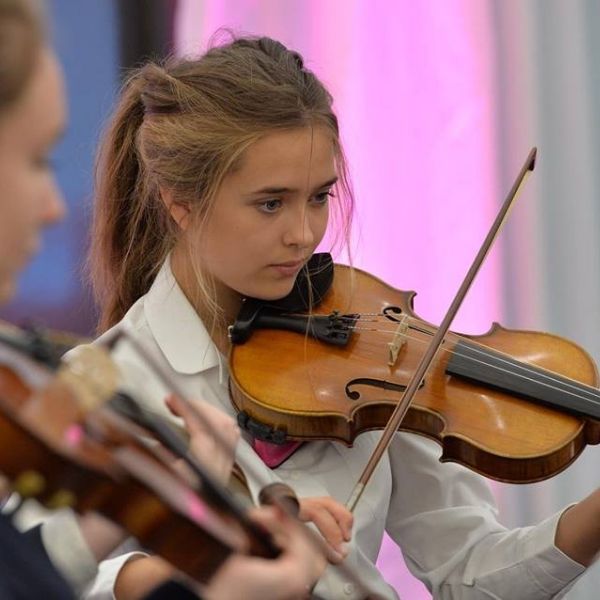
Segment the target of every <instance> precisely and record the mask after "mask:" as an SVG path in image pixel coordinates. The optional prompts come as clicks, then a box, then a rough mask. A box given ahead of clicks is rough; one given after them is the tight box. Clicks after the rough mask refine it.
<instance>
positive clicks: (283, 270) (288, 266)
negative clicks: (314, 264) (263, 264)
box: [271, 260, 304, 277]
mask: <svg viewBox="0 0 600 600" xmlns="http://www.w3.org/2000/svg"><path fill="white" fill-rule="evenodd" d="M302 265H304V261H303V260H298V261H295V262H287V263H279V264H276V265H271V267H273V269H275V270H276V271H277V272H278V273H280V274H281V275H283V276H284V277H291V276H292V275H296V274H297V273H298V271H299V270H300V269H301V268H302Z"/></svg>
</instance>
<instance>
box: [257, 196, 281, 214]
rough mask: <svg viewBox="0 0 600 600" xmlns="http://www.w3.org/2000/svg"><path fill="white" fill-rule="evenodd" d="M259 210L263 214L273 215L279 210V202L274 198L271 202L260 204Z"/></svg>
mask: <svg viewBox="0 0 600 600" xmlns="http://www.w3.org/2000/svg"><path fill="white" fill-rule="evenodd" d="M259 208H260V210H262V211H263V212H266V213H274V212H276V211H277V210H279V208H281V200H278V199H275V198H274V199H272V200H265V201H264V202H261V203H260V205H259Z"/></svg>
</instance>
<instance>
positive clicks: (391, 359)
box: [388, 315, 408, 367]
mask: <svg viewBox="0 0 600 600" xmlns="http://www.w3.org/2000/svg"><path fill="white" fill-rule="evenodd" d="M407 330H408V318H407V317H406V315H402V317H400V319H399V323H398V327H396V331H394V337H393V338H392V341H391V342H388V352H389V354H388V365H389V366H390V367H395V366H396V362H397V361H398V354H399V353H400V348H402V346H404V344H405V343H406V332H407Z"/></svg>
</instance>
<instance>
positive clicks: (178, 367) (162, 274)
mask: <svg viewBox="0 0 600 600" xmlns="http://www.w3.org/2000/svg"><path fill="white" fill-rule="evenodd" d="M144 315H145V317H146V321H147V322H148V326H149V327H150V331H151V332H152V335H153V336H154V339H155V340H156V343H157V344H158V346H159V348H160V349H161V350H162V352H163V354H164V355H165V358H166V359H167V361H168V362H169V364H170V365H171V367H172V368H173V369H174V370H175V371H177V372H178V373H183V374H186V375H191V374H194V373H200V372H202V371H206V370H208V369H211V368H213V367H216V366H219V369H220V379H223V378H224V373H223V370H224V365H223V359H222V357H221V355H220V353H219V352H218V350H217V348H216V346H215V345H214V343H213V341H212V340H211V338H210V335H209V334H208V331H207V330H206V327H205V326H204V323H202V320H201V319H200V317H199V316H198V314H197V313H196V311H195V310H194V308H193V307H192V305H191V304H190V303H189V301H188V299H187V298H186V297H185V294H184V293H183V291H182V289H181V288H180V287H179V284H178V283H177V281H176V279H175V276H174V275H173V271H172V270H171V260H170V256H169V257H167V259H166V260H165V262H164V264H163V266H162V267H161V269H160V271H159V272H158V275H157V276H156V279H155V280H154V283H153V284H152V287H151V288H150V290H149V292H148V293H147V294H146V296H145V298H144Z"/></svg>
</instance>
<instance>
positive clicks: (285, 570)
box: [202, 507, 327, 600]
mask: <svg viewBox="0 0 600 600" xmlns="http://www.w3.org/2000/svg"><path fill="white" fill-rule="evenodd" d="M252 518H253V519H254V520H255V521H256V522H257V523H259V524H260V525H262V526H263V527H264V528H265V529H266V530H267V531H269V532H270V533H271V535H272V536H273V539H274V541H275V542H276V543H277V545H278V546H279V547H280V548H281V550H282V552H281V555H280V556H279V557H278V558H276V559H263V558H256V557H251V556H246V555H242V554H234V555H232V556H230V557H229V558H228V559H227V561H226V562H225V563H224V564H223V566H222V567H221V568H220V569H219V570H218V571H217V573H216V574H215V575H214V576H213V578H212V579H211V580H210V582H209V584H208V586H207V587H206V588H204V589H203V590H202V597H203V598H206V599H207V600H213V599H214V600H217V599H218V600H227V599H229V598H231V599H234V598H240V597H242V596H243V598H244V600H263V599H264V598H269V600H300V599H304V598H309V597H310V590H311V589H312V588H313V586H314V585H315V583H316V582H317V580H318V578H319V577H320V576H321V574H322V573H323V571H324V570H325V567H326V566H327V561H326V560H325V558H324V557H323V556H322V554H321V553H320V552H319V551H318V550H316V549H315V546H314V544H313V543H311V542H310V540H309V538H308V536H307V532H305V531H302V529H301V527H300V526H299V523H297V522H295V521H294V519H293V518H291V517H288V516H287V515H285V514H283V513H282V511H280V510H279V509H277V508H276V507H262V508H258V509H255V510H254V511H253V516H252ZM240 582H242V583H241V584H240ZM240 585H242V586H243V592H242V591H241V590H240Z"/></svg>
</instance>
